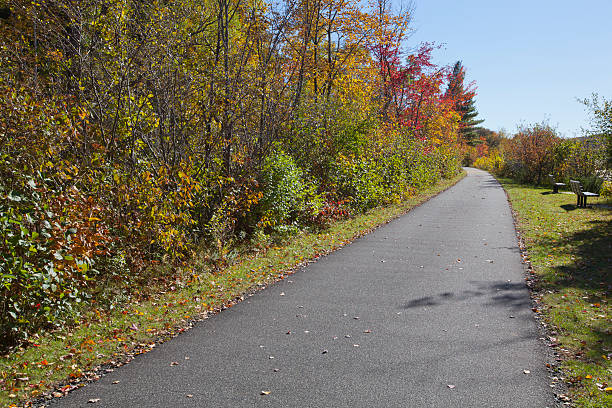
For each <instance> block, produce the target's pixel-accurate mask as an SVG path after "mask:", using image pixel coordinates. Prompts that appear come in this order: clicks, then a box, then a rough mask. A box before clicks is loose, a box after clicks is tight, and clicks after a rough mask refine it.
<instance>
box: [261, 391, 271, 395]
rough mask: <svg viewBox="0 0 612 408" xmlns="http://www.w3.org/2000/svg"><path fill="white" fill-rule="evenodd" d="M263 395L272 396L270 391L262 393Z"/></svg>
mask: <svg viewBox="0 0 612 408" xmlns="http://www.w3.org/2000/svg"><path fill="white" fill-rule="evenodd" d="M261 395H270V391H262V392H261Z"/></svg>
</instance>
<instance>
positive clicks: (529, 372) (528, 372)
mask: <svg viewBox="0 0 612 408" xmlns="http://www.w3.org/2000/svg"><path fill="white" fill-rule="evenodd" d="M523 374H531V371H529V370H523Z"/></svg>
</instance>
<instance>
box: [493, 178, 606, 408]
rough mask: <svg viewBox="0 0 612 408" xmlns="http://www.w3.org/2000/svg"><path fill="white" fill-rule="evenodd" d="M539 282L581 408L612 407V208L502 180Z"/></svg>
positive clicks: (553, 339) (555, 342) (543, 306)
mask: <svg viewBox="0 0 612 408" xmlns="http://www.w3.org/2000/svg"><path fill="white" fill-rule="evenodd" d="M500 181H501V182H502V185H503V186H504V188H505V189H506V191H507V192H508V195H509V197H510V201H511V203H512V207H513V210H514V211H515V213H516V216H517V222H518V227H519V230H520V231H519V232H520V234H521V236H522V238H523V240H524V242H525V244H526V246H527V251H528V255H529V259H530V261H531V263H532V265H533V267H534V270H535V272H536V274H537V276H538V278H539V282H538V285H537V286H538V290H537V291H538V297H539V301H540V305H541V312H542V313H543V314H544V316H545V320H546V323H547V324H548V325H549V335H550V339H549V340H550V341H551V343H552V345H553V347H555V348H556V351H557V352H558V353H559V355H560V357H561V359H562V361H563V362H562V370H563V372H564V373H565V377H564V380H565V382H566V383H567V384H568V386H569V388H570V390H571V397H572V399H573V402H574V403H575V404H576V406H578V407H593V408H595V407H612V362H611V359H612V323H611V317H612V316H611V314H610V311H611V307H610V294H611V292H612V202H611V201H610V200H607V201H606V200H605V199H603V198H597V199H591V200H589V205H592V206H591V207H590V208H577V207H576V196H575V195H573V194H552V192H551V191H550V188H540V187H528V186H524V185H519V184H516V183H513V182H511V181H509V180H500Z"/></svg>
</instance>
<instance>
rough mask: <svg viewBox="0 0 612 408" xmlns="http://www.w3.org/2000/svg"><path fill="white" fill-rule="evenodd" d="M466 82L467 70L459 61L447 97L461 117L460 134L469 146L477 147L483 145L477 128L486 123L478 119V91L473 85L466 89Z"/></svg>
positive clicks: (452, 74)
mask: <svg viewBox="0 0 612 408" xmlns="http://www.w3.org/2000/svg"><path fill="white" fill-rule="evenodd" d="M464 80H465V69H464V68H463V65H462V64H461V61H457V62H456V63H455V66H454V67H453V71H452V73H451V74H450V78H449V81H448V89H447V90H446V93H445V97H446V98H448V99H450V100H451V101H452V103H453V106H454V109H455V111H457V113H459V115H460V116H461V122H460V123H459V134H460V135H461V136H462V138H463V140H464V141H465V142H466V143H467V144H469V145H471V146H475V145H477V144H480V143H481V141H480V138H479V135H478V132H477V129H478V128H477V126H478V125H479V124H481V123H482V122H484V119H476V116H478V111H477V110H476V107H475V102H474V96H476V91H475V90H474V86H473V84H468V86H467V87H466V86H465V85H464V83H463V82H464Z"/></svg>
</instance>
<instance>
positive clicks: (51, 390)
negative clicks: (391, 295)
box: [0, 173, 465, 407]
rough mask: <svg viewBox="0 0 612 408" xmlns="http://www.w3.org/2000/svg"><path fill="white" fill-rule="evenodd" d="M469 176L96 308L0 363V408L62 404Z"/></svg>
mask: <svg viewBox="0 0 612 408" xmlns="http://www.w3.org/2000/svg"><path fill="white" fill-rule="evenodd" d="M464 176H465V173H462V174H460V175H458V176H457V177H455V178H453V179H451V180H445V181H442V182H440V183H438V184H436V185H435V186H432V187H430V188H428V189H426V190H425V191H422V192H421V193H419V194H418V195H417V196H415V197H413V198H411V199H409V200H407V201H405V202H403V203H401V204H396V205H390V206H387V207H383V208H376V209H373V210H371V211H369V212H367V213H366V214H363V215H359V216H356V217H354V218H350V219H346V220H342V221H338V222H336V223H335V224H333V225H332V226H331V227H329V228H328V229H326V230H324V231H322V232H320V233H306V234H303V235H300V236H299V237H292V238H291V240H290V242H287V243H286V244H285V245H283V246H277V247H272V248H269V249H267V250H266V251H261V252H259V253H255V254H253V253H251V254H250V255H243V256H242V257H239V258H238V259H237V260H236V262H235V263H234V264H233V265H231V266H230V267H228V268H227V269H225V270H222V271H217V272H214V273H210V272H207V271H206V270H205V269H206V266H205V265H195V266H194V267H193V268H189V269H190V270H196V271H198V270H199V271H200V272H201V273H200V274H199V275H198V274H194V275H190V276H185V277H183V278H182V279H178V280H177V281H176V282H174V283H173V284H172V285H165V286H164V290H160V291H157V292H156V291H155V290H153V289H151V288H148V289H147V290H145V288H142V289H143V292H146V293H147V294H146V295H143V296H141V297H140V298H139V299H138V300H133V301H132V302H130V303H128V304H125V306H124V307H122V308H120V309H119V310H117V309H114V310H107V309H105V308H104V307H102V306H101V305H99V306H96V304H95V303H94V304H92V305H91V308H90V309H89V312H88V313H87V314H86V315H85V316H84V317H83V318H82V320H81V321H80V323H79V324H78V325H77V326H75V327H71V328H70V329H66V330H62V331H57V332H53V333H46V334H44V335H41V336H35V337H34V338H33V339H32V341H31V343H30V344H29V346H28V347H22V348H20V349H18V350H15V351H14V352H13V353H11V354H9V355H6V356H2V358H0V406H3V407H4V406H17V404H19V405H21V406H31V402H30V401H29V400H30V399H37V398H45V399H46V398H52V397H61V396H62V395H64V394H65V393H67V392H69V391H70V390H72V389H74V388H78V387H81V386H83V385H85V384H86V383H87V382H88V381H90V380H95V379H96V378H98V377H99V376H100V375H103V374H104V372H105V371H108V370H113V369H114V368H115V367H117V366H120V365H122V364H124V363H125V362H127V361H129V360H131V359H132V358H133V357H134V356H135V355H137V354H141V353H145V352H148V351H150V350H152V349H153V348H155V346H156V344H158V343H159V342H161V341H165V340H167V339H169V338H171V337H174V336H176V335H178V334H180V333H181V332H183V331H185V330H187V329H189V328H190V327H191V326H192V324H193V322H194V321H196V320H201V319H204V318H206V316H207V315H208V314H210V313H214V312H217V311H219V310H221V309H223V308H227V307H231V306H232V305H233V304H235V303H236V302H237V301H240V300H242V299H243V298H244V297H245V296H248V294H249V293H251V292H252V291H254V290H257V289H258V288H262V287H265V286H266V284H268V283H271V282H273V281H276V280H279V279H282V278H284V277H286V276H287V274H288V273H290V272H291V271H292V270H293V269H295V268H296V267H298V266H299V265H301V264H304V263H306V262H308V261H310V260H313V259H314V258H317V257H318V256H320V255H322V254H326V253H329V252H331V251H333V250H334V249H337V248H338V247H341V246H343V245H345V244H347V243H349V242H351V241H352V240H354V239H355V238H357V237H358V236H360V235H363V234H364V233H367V232H369V231H371V230H372V229H374V228H376V227H377V226H379V225H382V224H384V223H386V222H388V221H389V220H391V219H393V218H395V217H397V216H399V215H401V214H404V213H405V212H407V211H408V210H410V209H411V208H413V207H415V206H417V205H419V204H421V203H423V202H424V201H426V200H428V199H429V198H431V197H432V196H434V195H436V194H438V193H439V192H441V191H443V190H445V189H446V188H448V187H450V186H452V185H454V184H455V183H457V182H458V181H459V180H460V179H462V178H463V177H464ZM179 276H180V274H179Z"/></svg>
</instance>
